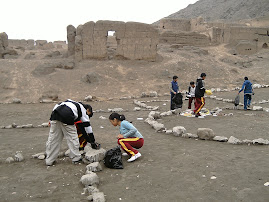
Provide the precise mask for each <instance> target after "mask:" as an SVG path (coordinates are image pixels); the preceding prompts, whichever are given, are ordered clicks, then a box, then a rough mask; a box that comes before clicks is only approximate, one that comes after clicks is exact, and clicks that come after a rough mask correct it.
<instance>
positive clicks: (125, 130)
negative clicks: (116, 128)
mask: <svg viewBox="0 0 269 202" xmlns="http://www.w3.org/2000/svg"><path fill="white" fill-rule="evenodd" d="M120 134H122V135H123V137H124V138H128V137H138V138H143V136H142V135H141V133H140V132H139V131H138V130H137V129H136V128H135V127H134V125H133V124H131V123H130V122H128V121H125V120H124V121H122V122H121V124H120Z"/></svg>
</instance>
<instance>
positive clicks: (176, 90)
mask: <svg viewBox="0 0 269 202" xmlns="http://www.w3.org/2000/svg"><path fill="white" fill-rule="evenodd" d="M177 80H178V76H173V81H172V82H171V85H170V94H171V105H170V109H171V110H174V107H173V105H172V101H173V98H174V96H176V94H177V93H179V86H178V83H177Z"/></svg>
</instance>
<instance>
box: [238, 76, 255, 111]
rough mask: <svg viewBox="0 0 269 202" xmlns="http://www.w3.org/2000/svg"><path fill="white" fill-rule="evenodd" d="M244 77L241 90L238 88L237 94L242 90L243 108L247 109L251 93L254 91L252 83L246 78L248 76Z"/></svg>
mask: <svg viewBox="0 0 269 202" xmlns="http://www.w3.org/2000/svg"><path fill="white" fill-rule="evenodd" d="M244 79H245V81H244V83H243V85H242V88H241V90H239V92H238V94H239V93H241V92H242V91H243V90H244V110H247V108H248V107H250V104H251V95H252V94H254V93H253V89H252V83H251V82H250V81H249V80H248V77H245V78H244Z"/></svg>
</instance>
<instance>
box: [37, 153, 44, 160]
mask: <svg viewBox="0 0 269 202" xmlns="http://www.w3.org/2000/svg"><path fill="white" fill-rule="evenodd" d="M37 158H38V159H39V160H44V159H45V158H46V156H45V155H44V154H41V155H39V156H38V157H37Z"/></svg>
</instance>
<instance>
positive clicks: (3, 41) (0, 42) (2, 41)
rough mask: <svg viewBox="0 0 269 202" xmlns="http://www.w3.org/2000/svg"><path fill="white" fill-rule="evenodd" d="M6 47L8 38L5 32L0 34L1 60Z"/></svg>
mask: <svg viewBox="0 0 269 202" xmlns="http://www.w3.org/2000/svg"><path fill="white" fill-rule="evenodd" d="M7 47H8V36H7V34H6V33H5V32H2V33H0V58H3V56H4V52H5V50H6V49H7Z"/></svg>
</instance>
